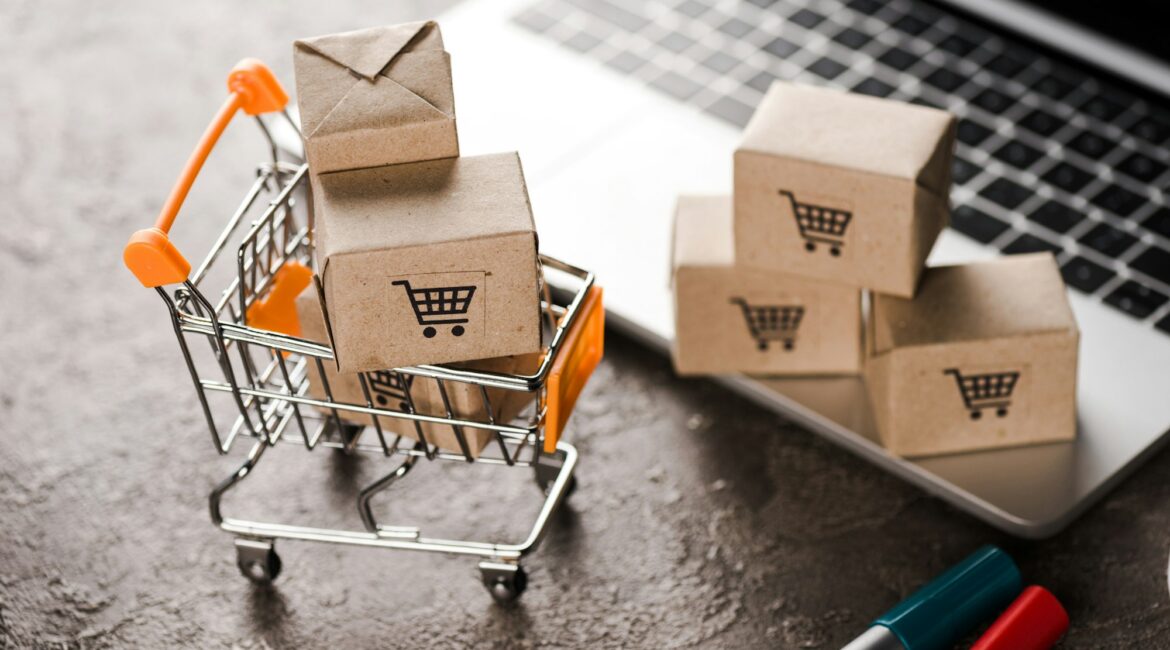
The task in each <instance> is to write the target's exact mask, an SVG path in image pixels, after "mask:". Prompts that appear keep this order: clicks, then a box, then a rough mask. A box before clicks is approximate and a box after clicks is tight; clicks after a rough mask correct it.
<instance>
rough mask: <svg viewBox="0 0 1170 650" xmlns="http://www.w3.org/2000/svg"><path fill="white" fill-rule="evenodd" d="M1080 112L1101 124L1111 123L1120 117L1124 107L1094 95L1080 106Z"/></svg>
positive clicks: (1101, 96)
mask: <svg viewBox="0 0 1170 650" xmlns="http://www.w3.org/2000/svg"><path fill="white" fill-rule="evenodd" d="M1081 110H1082V111H1084V112H1085V113H1088V114H1089V115H1091V116H1093V117H1095V118H1097V119H1099V120H1101V121H1103V122H1112V121H1113V120H1114V119H1115V118H1116V117H1117V116H1118V115H1121V112H1122V111H1124V110H1125V106H1123V105H1121V104H1118V103H1117V102H1115V101H1113V100H1112V99H1109V98H1108V97H1106V96H1104V95H1096V96H1094V97H1093V98H1092V99H1090V100H1089V101H1087V102H1085V103H1084V105H1082V106H1081Z"/></svg>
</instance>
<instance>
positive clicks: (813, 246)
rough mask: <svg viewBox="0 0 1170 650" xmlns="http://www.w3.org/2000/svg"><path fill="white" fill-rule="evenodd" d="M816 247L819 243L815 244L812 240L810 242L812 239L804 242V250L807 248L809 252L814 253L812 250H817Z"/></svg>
mask: <svg viewBox="0 0 1170 650" xmlns="http://www.w3.org/2000/svg"><path fill="white" fill-rule="evenodd" d="M816 249H817V245H816V244H814V243H812V242H810V241H807V242H805V243H804V250H806V251H808V252H810V253H812V252H814V251H816Z"/></svg>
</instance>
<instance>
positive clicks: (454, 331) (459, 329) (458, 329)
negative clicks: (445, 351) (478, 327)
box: [451, 325, 463, 336]
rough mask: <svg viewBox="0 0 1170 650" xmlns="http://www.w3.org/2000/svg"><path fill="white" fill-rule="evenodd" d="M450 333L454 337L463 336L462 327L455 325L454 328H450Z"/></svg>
mask: <svg viewBox="0 0 1170 650" xmlns="http://www.w3.org/2000/svg"><path fill="white" fill-rule="evenodd" d="M451 333H452V334H454V335H455V336H463V326H462V325H456V326H455V327H452V328H451Z"/></svg>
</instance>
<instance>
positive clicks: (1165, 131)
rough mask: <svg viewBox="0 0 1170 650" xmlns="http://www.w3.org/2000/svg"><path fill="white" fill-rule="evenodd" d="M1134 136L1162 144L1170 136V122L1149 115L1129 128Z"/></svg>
mask: <svg viewBox="0 0 1170 650" xmlns="http://www.w3.org/2000/svg"><path fill="white" fill-rule="evenodd" d="M1127 130H1128V131H1129V132H1130V133H1131V134H1133V135H1134V137H1136V138H1138V139H1139V140H1145V141H1146V142H1153V143H1154V144H1161V143H1162V142H1163V141H1165V140H1166V139H1167V138H1170V123H1167V122H1165V121H1163V120H1160V119H1158V118H1157V117H1154V116H1153V115H1147V116H1145V117H1143V118H1141V119H1140V120H1138V121H1137V122H1134V123H1133V125H1132V126H1130V127H1129V128H1128V129H1127Z"/></svg>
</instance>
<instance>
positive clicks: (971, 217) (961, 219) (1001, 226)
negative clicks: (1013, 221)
mask: <svg viewBox="0 0 1170 650" xmlns="http://www.w3.org/2000/svg"><path fill="white" fill-rule="evenodd" d="M951 227H952V228H954V229H955V230H957V231H959V232H961V233H963V234H964V235H967V236H968V237H970V238H971V239H974V240H975V241H979V242H983V243H984V244H990V243H991V242H992V241H993V240H994V239H995V238H996V237H999V236H1000V235H1002V234H1003V233H1004V231H1005V230H1007V229H1008V225H1007V224H1006V223H1004V222H1002V221H1000V220H999V219H996V218H995V217H993V216H991V215H989V214H987V213H985V212H983V211H982V210H978V209H976V208H973V207H971V206H969V205H960V206H959V207H957V208H955V209H954V210H952V211H951Z"/></svg>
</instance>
